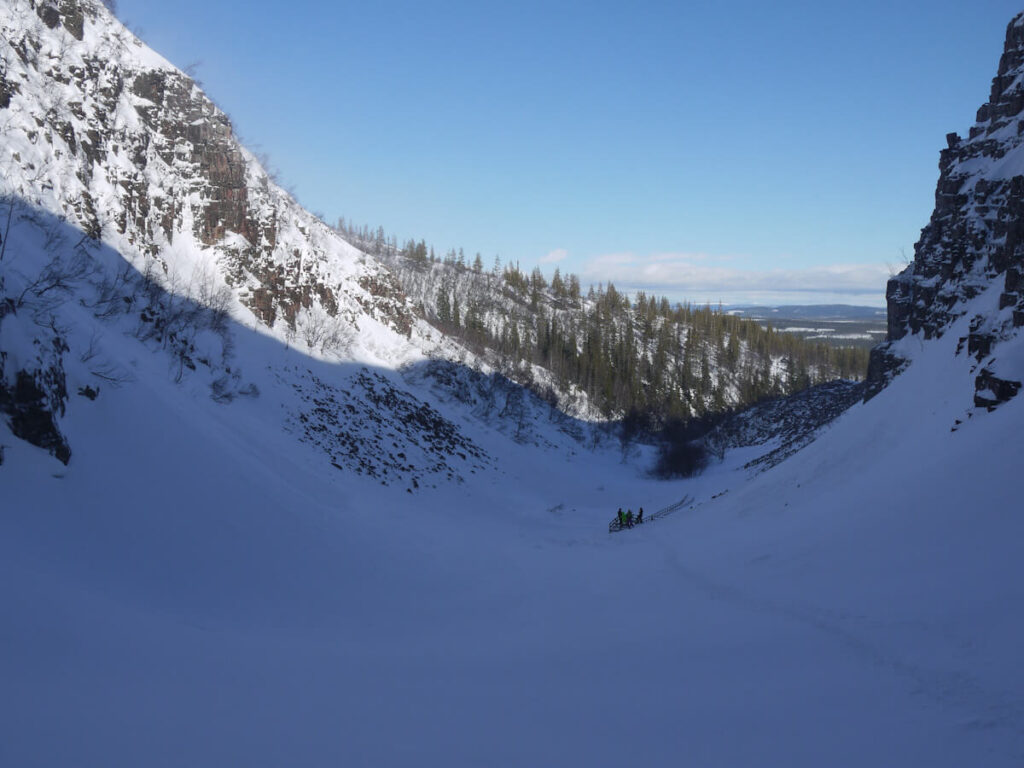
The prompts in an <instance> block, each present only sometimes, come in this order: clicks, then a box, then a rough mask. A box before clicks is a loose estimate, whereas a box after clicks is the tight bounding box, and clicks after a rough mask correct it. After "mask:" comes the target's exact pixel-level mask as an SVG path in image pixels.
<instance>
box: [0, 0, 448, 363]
mask: <svg viewBox="0 0 1024 768" xmlns="http://www.w3.org/2000/svg"><path fill="white" fill-rule="evenodd" d="M5 5H6V7H5V9H4V11H3V13H2V14H0V130H2V133H3V136H4V142H3V144H2V146H0V168H3V177H2V181H0V185H2V186H0V194H2V195H4V197H5V199H8V198H11V197H13V198H17V199H18V200H20V201H22V202H23V203H25V204H28V205H31V206H36V207H38V208H40V209H42V210H45V211H48V212H50V213H52V214H54V215H56V216H58V217H59V218H61V219H65V220H67V221H68V222H70V223H72V224H74V225H76V226H77V227H79V228H80V229H81V230H82V231H83V232H85V233H86V234H88V235H89V236H90V237H92V238H95V239H98V240H103V241H104V242H106V243H108V244H110V245H112V246H113V247H114V248H115V249H116V250H118V251H119V252H120V253H122V254H123V255H124V257H125V258H126V260H128V261H129V262H130V263H131V264H132V265H133V266H135V267H136V268H137V269H138V270H139V271H140V272H142V271H145V270H147V269H149V270H150V271H154V270H155V271H156V272H157V273H158V274H159V275H161V276H162V278H163V279H166V280H168V281H177V282H183V283H188V282H189V281H190V280H191V279H192V276H193V274H194V273H195V271H196V270H197V269H204V270H206V271H207V272H208V273H209V274H208V275H207V277H209V278H210V279H212V280H214V281H215V282H216V283H217V284H219V285H221V286H226V287H228V288H230V290H231V292H232V294H233V298H234V299H235V302H234V306H233V307H232V310H233V314H235V315H236V316H237V317H238V319H240V320H241V321H243V322H248V323H250V324H252V323H255V324H259V325H261V326H265V327H266V328H267V329H268V330H269V332H271V333H273V334H274V335H275V336H277V337H278V338H281V339H283V340H286V341H289V342H294V341H300V342H301V341H306V342H307V344H306V345H307V346H308V347H310V348H311V351H313V352H314V353H318V354H334V355H336V356H340V357H349V356H353V357H360V356H362V357H364V358H366V359H368V360H369V361H370V362H378V361H377V360H375V359H374V353H373V352H372V351H371V350H378V351H379V350H381V349H384V348H389V349H390V350H391V352H390V353H389V354H390V355H393V356H395V357H397V358H398V359H399V360H405V359H408V358H409V357H410V356H412V357H414V358H415V357H417V356H418V355H419V354H422V352H423V351H424V350H426V349H428V348H430V346H431V345H432V343H433V342H431V341H429V340H428V339H427V337H428V336H430V335H431V334H430V333H429V331H428V330H427V329H425V328H423V327H422V326H421V327H418V328H417V327H416V326H417V323H416V320H415V317H414V316H413V313H412V311H411V307H410V306H409V304H408V302H407V301H406V300H405V297H404V296H403V295H402V294H401V291H400V290H398V288H397V286H396V285H395V284H394V282H393V280H392V279H391V277H390V275H389V274H388V272H387V271H386V270H385V269H383V268H382V267H381V266H380V265H379V264H377V263H376V262H374V261H373V260H372V259H370V258H368V257H367V256H366V255H365V254H363V253H362V252H360V251H359V250H358V249H356V248H354V247H352V246H350V245H349V244H347V243H345V242H344V241H343V240H341V238H339V237H337V236H336V235H335V234H334V233H333V232H332V231H331V230H330V229H329V228H328V227H326V226H325V225H323V224H322V223H321V222H320V221H318V220H317V219H316V217H314V216H313V215H312V214H310V213H308V212H307V211H305V210H304V209H303V208H302V207H301V206H299V205H298V204H296V203H295V201H294V200H292V199H291V198H290V196H289V195H288V194H287V193H286V192H284V191H283V190H282V189H281V188H280V187H279V186H277V185H276V184H275V183H274V182H273V181H272V180H271V179H270V178H269V176H268V175H267V173H266V171H265V170H264V169H263V168H262V167H261V166H260V165H259V163H258V162H257V161H256V159H255V158H254V157H253V155H252V154H251V153H250V152H248V151H247V150H245V149H244V148H243V147H242V146H241V144H240V143H239V142H238V140H237V139H236V137H235V136H234V133H233V131H232V127H231V123H230V121H229V120H228V118H227V116H226V115H225V114H224V113H223V112H222V111H221V110H220V109H218V108H217V106H216V105H215V104H214V103H213V102H212V101H210V100H209V99H208V98H207V97H206V96H205V94H203V92H202V91H201V90H200V89H199V88H198V87H197V86H196V84H195V83H194V82H193V81H192V80H191V78H189V77H188V76H187V75H185V74H184V73H182V72H181V71H179V70H177V69H175V68H174V67H173V66H171V65H170V64H169V63H168V62H167V61H166V60H164V59H163V58H161V57H160V56H158V55H157V54H155V53H154V52H152V51H151V50H150V49H149V48H147V47H146V46H145V45H143V44H142V43H141V42H140V41H139V40H137V39H136V38H135V37H134V36H133V35H132V34H131V33H130V32H129V31H128V30H127V29H125V27H124V26H123V25H121V23H120V22H119V21H117V19H116V18H114V17H113V15H111V14H110V12H109V11H108V10H107V9H106V8H105V7H103V5H102V4H100V3H98V2H94V0H81V1H79V0H61V2H59V3H52V2H43V3H38V2H34V1H33V0H12V1H11V2H10V3H8V4H5ZM325 326H333V327H334V328H333V329H332V330H333V331H334V332H333V333H328V334H326V335H327V336H329V337H331V342H332V343H330V344H324V343H323V338H322V337H323V336H324V334H323V333H322V332H318V331H322V329H323V327H325ZM342 331H344V332H342ZM381 334H384V336H386V337H387V338H386V343H382V339H380V338H378V337H379V336H380V335H381ZM307 337H308V338H307ZM369 337H373V338H369ZM342 341H343V342H344V343H342ZM360 342H365V343H360ZM410 342H411V343H410ZM385 362H394V361H385Z"/></svg>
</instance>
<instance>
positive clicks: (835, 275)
mask: <svg viewBox="0 0 1024 768" xmlns="http://www.w3.org/2000/svg"><path fill="white" fill-rule="evenodd" d="M742 261H743V259H739V258H736V257H719V256H709V255H707V254H694V253H675V254H671V253H660V254H653V255H648V256H638V255H636V254H633V253H610V254H604V255H602V256H598V257H595V258H593V259H591V260H590V261H589V262H587V264H586V265H585V266H584V268H583V277H584V279H585V280H588V281H590V282H595V283H596V282H605V283H607V282H609V281H610V282H613V283H615V285H616V286H617V287H621V288H625V289H630V288H634V289H643V290H647V291H657V292H664V293H673V294H680V293H686V294H692V295H707V294H711V293H720V294H723V295H730V296H733V295H739V294H755V293H758V294H830V295H849V296H852V297H857V296H859V297H863V296H876V295H884V293H885V283H886V280H888V278H889V276H890V269H889V267H888V266H887V265H885V264H827V265H821V266H814V267H805V268H801V269H745V268H742V267H740V266H737V262H742Z"/></svg>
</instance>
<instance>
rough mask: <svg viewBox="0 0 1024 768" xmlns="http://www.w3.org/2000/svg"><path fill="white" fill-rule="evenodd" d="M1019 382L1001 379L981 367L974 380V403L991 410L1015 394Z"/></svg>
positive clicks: (1017, 390) (1018, 387) (1018, 388)
mask: <svg viewBox="0 0 1024 768" xmlns="http://www.w3.org/2000/svg"><path fill="white" fill-rule="evenodd" d="M1020 387H1021V382H1019V381H1010V380H1007V379H1001V378H999V377H998V376H996V375H995V374H993V373H992V372H991V371H989V370H987V369H982V371H981V373H980V374H979V375H978V377H977V378H976V379H975V380H974V404H975V405H976V406H978V407H979V408H987V409H988V410H990V411H991V410H992V409H993V408H995V407H996V406H998V405H1001V404H1002V403H1005V402H1006V401H1007V400H1010V399H1012V398H1014V397H1016V396H1017V393H1018V392H1020Z"/></svg>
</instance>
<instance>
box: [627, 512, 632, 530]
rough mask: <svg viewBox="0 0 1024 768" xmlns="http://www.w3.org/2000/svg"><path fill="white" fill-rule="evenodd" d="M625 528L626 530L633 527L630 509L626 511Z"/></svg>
mask: <svg viewBox="0 0 1024 768" xmlns="http://www.w3.org/2000/svg"><path fill="white" fill-rule="evenodd" d="M626 527H627V528H632V527H633V510H632V509H630V510H627V511H626Z"/></svg>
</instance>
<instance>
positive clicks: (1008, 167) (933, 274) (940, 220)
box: [869, 13, 1024, 405]
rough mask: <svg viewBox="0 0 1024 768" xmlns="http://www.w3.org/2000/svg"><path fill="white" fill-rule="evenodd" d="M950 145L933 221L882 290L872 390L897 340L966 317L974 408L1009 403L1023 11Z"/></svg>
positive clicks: (1022, 115) (1023, 301)
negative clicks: (885, 318) (983, 93)
mask: <svg viewBox="0 0 1024 768" xmlns="http://www.w3.org/2000/svg"><path fill="white" fill-rule="evenodd" d="M947 143H948V146H947V148H946V149H944V150H942V153H941V156H940V160H939V170H940V175H939V181H938V185H937V188H936V191H935V211H934V213H933V214H932V217H931V221H930V222H929V223H928V226H926V227H925V228H924V230H923V231H922V232H921V239H920V240H919V241H918V243H917V244H916V246H915V255H914V260H913V262H912V263H911V264H910V265H909V266H907V268H906V269H904V270H903V272H901V273H900V274H899V275H897V276H896V277H894V278H893V279H891V280H890V281H889V284H888V287H887V290H886V296H887V299H888V308H889V333H888V340H887V343H886V344H883V345H881V346H880V347H879V348H877V349H876V350H875V351H874V353H873V358H872V370H871V372H870V374H869V379H870V380H871V384H872V386H871V388H870V391H871V392H872V393H877V391H878V389H879V388H881V387H882V386H884V384H885V383H886V381H888V380H889V379H891V377H892V375H893V374H894V373H895V372H897V371H898V370H899V369H900V368H901V367H902V366H903V365H904V364H905V363H906V361H907V360H908V359H909V358H911V357H913V354H914V352H913V344H907V343H904V342H901V340H903V339H905V337H908V336H913V337H918V338H919V339H922V340H927V339H932V338H936V337H939V336H941V335H942V334H943V333H945V332H946V330H947V329H948V328H949V326H950V325H951V323H953V322H954V321H955V320H956V319H957V318H959V317H962V316H964V315H970V316H971V323H970V330H969V333H968V334H967V335H966V337H965V338H964V339H963V341H964V344H962V345H961V346H960V348H959V350H958V353H964V352H966V353H967V354H970V355H972V356H974V357H975V358H976V360H977V361H978V363H979V366H980V369H981V370H980V373H979V375H978V377H977V379H976V384H975V387H976V391H977V393H978V400H979V405H980V404H983V403H984V404H988V405H992V404H994V403H995V402H1002V401H1003V399H1004V398H1005V397H1007V396H1009V397H1012V396H1013V394H1014V393H1015V392H1016V391H1017V389H1018V388H1019V386H1020V379H1021V378H1024V368H1022V367H1021V366H1020V365H1018V364H1016V363H1015V362H1013V361H1012V360H1010V359H1007V358H1011V357H1020V355H1019V354H1017V353H1016V352H1015V350H1016V349H1017V347H1018V346H1019V344H1020V329H1021V328H1022V327H1024V283H1022V277H1021V276H1022V274H1024V13H1020V14H1018V15H1017V16H1016V17H1014V19H1013V20H1012V21H1011V22H1010V24H1009V26H1008V27H1007V30H1006V44H1005V49H1004V52H1003V55H1002V58H1001V59H1000V61H999V70H998V73H997V74H996V76H995V78H994V79H993V80H992V92H991V95H990V96H989V100H988V101H987V102H986V103H985V104H984V105H982V107H981V108H980V109H979V110H978V114H977V122H976V123H975V125H974V126H973V127H972V128H971V130H970V133H969V134H968V136H967V138H966V139H965V138H961V137H960V136H958V135H957V134H955V133H951V134H949V136H948V137H947ZM997 358H998V359H997ZM996 382H1002V383H1001V384H997V383H996ZM996 392H999V393H1001V394H998V395H997V394H996ZM993 397H994V398H995V399H994V400H993Z"/></svg>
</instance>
